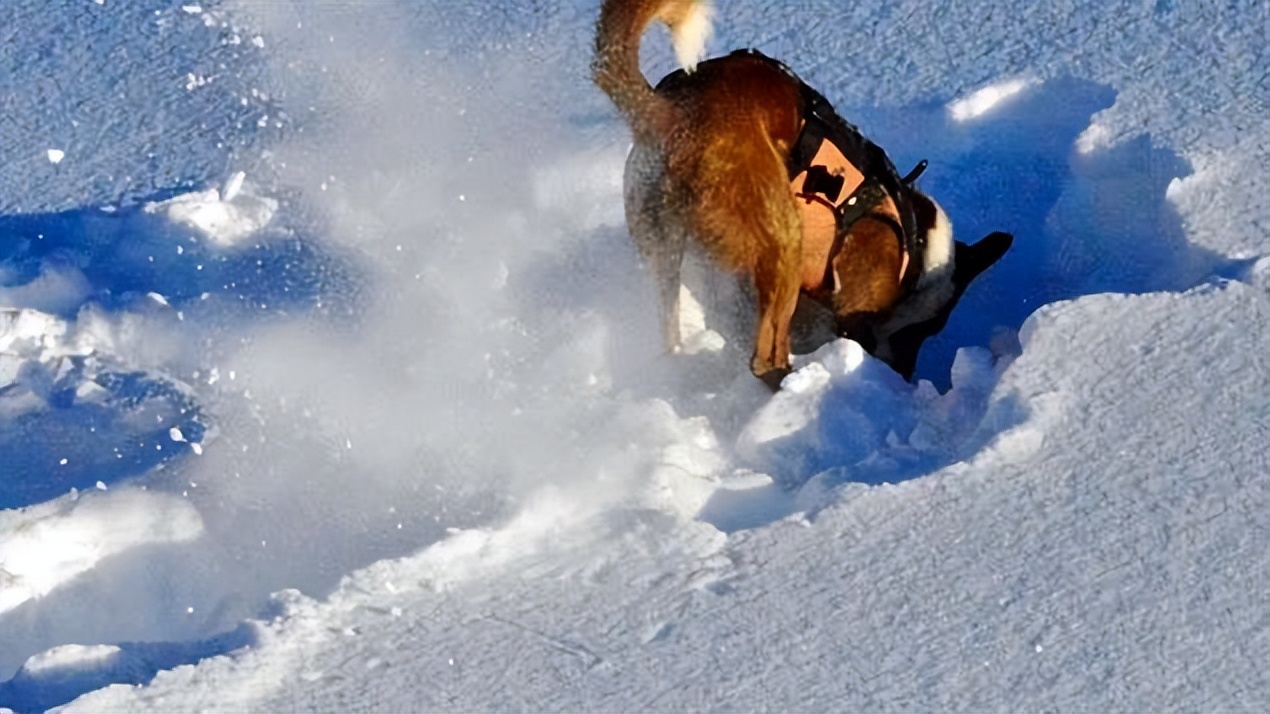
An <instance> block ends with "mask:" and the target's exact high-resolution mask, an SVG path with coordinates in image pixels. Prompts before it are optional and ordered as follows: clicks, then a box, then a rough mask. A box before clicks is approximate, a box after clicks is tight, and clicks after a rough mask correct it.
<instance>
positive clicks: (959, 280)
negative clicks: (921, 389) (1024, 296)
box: [889, 231, 1014, 379]
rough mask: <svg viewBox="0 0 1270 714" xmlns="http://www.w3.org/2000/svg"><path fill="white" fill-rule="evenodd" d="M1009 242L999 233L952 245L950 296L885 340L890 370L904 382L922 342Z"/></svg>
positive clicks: (1009, 237)
mask: <svg viewBox="0 0 1270 714" xmlns="http://www.w3.org/2000/svg"><path fill="white" fill-rule="evenodd" d="M1013 243H1014V236H1012V235H1010V234H1009V233H1001V232H999V231H998V232H996V233H992V234H991V235H988V236H986V237H985V238H984V239H983V240H980V241H979V242H978V243H975V244H974V245H966V244H965V243H962V242H961V241H957V242H956V243H955V245H954V250H955V251H956V252H955V253H954V258H953V275H952V283H953V294H952V296H951V297H949V298H948V302H946V303H944V304H943V306H942V307H940V309H939V312H937V313H935V315H934V316H932V317H931V318H930V319H929V320H925V321H923V322H918V323H915V324H912V325H909V326H908V327H905V328H904V329H902V330H900V331H898V332H896V333H895V334H894V335H891V337H890V339H889V342H890V346H891V367H892V368H893V369H894V370H895V371H896V372H899V373H900V376H902V377H904V379H912V378H913V372H914V371H915V370H916V369H917V352H918V350H920V349H921V348H922V343H923V342H925V341H926V338H927V337H930V336H931V335H933V334H935V333H937V332H939V331H940V330H942V329H944V325H946V324H948V316H949V315H951V314H952V311H953V308H954V307H957V303H958V302H961V296H962V294H963V293H965V292H966V287H967V286H969V285H970V282H971V281H972V280H974V279H975V278H977V277H979V274H980V273H982V272H983V271H985V270H987V269H988V268H990V267H992V264H993V263H995V262H997V261H998V260H1000V259H1001V256H1003V255H1005V252H1006V251H1007V250H1009V249H1010V246H1011V245H1012V244H1013Z"/></svg>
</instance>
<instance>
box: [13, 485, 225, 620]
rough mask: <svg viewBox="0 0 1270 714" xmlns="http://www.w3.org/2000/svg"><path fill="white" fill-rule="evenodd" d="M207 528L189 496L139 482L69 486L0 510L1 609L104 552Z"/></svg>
mask: <svg viewBox="0 0 1270 714" xmlns="http://www.w3.org/2000/svg"><path fill="white" fill-rule="evenodd" d="M202 529H203V525H202V520H201V519H200V518H199V515H198V512H197V511H196V510H195V509H194V507H193V506H192V505H190V503H189V502H187V501H185V500H182V499H181V498H178V497H175V496H170V495H165V494H159V493H151V492H146V491H141V490H137V489H123V490H115V491H109V492H107V493H83V494H79V493H71V494H68V495H66V496H63V497H62V498H59V499H57V500H54V501H49V502H46V503H41V504H39V505H36V506H29V507H27V508H21V509H16V510H9V511H0V613H3V612H5V611H6V610H11V609H13V608H14V607H17V606H18V605H21V604H22V603H24V602H26V601H27V600H30V599H32V598H38V597H40V596H42V595H45V594H47V593H48V592H50V591H52V590H53V588H55V587H57V586H58V585H61V584H62V583H65V582H67V581H68V580H70V579H71V578H74V577H75V576H76V575H79V574H80V573H83V572H85V571H86V570H88V569H90V568H92V567H94V566H95V565H96V564H97V563H98V562H99V561H101V560H102V559H104V558H108V557H110V556H112V555H115V554H117V553H121V552H123V551H126V550H128V549H130V548H135V547H137V546H139V545H143V544H147V543H172V542H180V541H188V540H191V539H193V538H196V537H197V536H198V535H199V533H201V532H202Z"/></svg>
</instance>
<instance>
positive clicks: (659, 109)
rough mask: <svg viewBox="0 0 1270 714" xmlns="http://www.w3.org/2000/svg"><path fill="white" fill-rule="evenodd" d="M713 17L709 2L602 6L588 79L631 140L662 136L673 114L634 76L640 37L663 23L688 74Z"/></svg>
mask: <svg viewBox="0 0 1270 714" xmlns="http://www.w3.org/2000/svg"><path fill="white" fill-rule="evenodd" d="M712 13H713V10H712V8H711V6H710V3H709V0H605V2H604V6H603V7H602V8H601V9H600V21H599V22H598V23H597V24H596V27H595V59H594V61H593V62H592V64H591V69H592V72H593V75H592V76H593V77H594V79H595V83H596V84H597V85H599V87H600V89H602V90H604V93H605V94H607V95H609V98H610V99H612V100H613V103H614V104H616V105H617V108H618V110H619V111H620V112H622V114H623V115H624V116H625V117H626V120H627V121H628V122H629V123H630V125H631V130H632V131H634V132H635V133H636V135H644V136H649V135H651V136H665V135H666V134H667V133H668V131H669V128H670V125H671V124H672V123H673V122H674V111H675V110H674V107H673V106H672V105H671V104H670V102H668V101H667V100H666V99H664V98H662V97H659V96H657V94H656V93H655V92H654V91H653V88H652V87H651V86H649V84H648V80H647V79H645V78H644V75H643V73H642V72H640V70H639V45H640V40H641V39H642V38H643V36H644V31H645V30H646V29H647V28H648V25H649V24H650V23H652V22H653V21H654V20H660V21H662V22H664V23H665V24H666V26H667V27H669V28H670V33H671V41H672V43H673V44H674V47H675V55H676V56H677V57H678V59H679V62H680V64H682V65H683V66H684V69H685V70H687V71H689V72H691V71H692V70H693V68H695V67H696V65H697V62H699V61H700V60H701V58H702V56H703V55H704V53H705V44H706V40H707V39H708V38H709V36H710V20H711V15H712Z"/></svg>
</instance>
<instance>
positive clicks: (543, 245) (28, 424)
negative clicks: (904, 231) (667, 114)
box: [0, 0, 1270, 712]
mask: <svg viewBox="0 0 1270 714" xmlns="http://www.w3.org/2000/svg"><path fill="white" fill-rule="evenodd" d="M596 12H597V5H596V3H595V2H586V3H565V4H562V5H561V6H559V7H555V8H544V7H540V6H538V5H536V4H529V5H526V6H523V7H520V6H517V7H512V6H510V5H507V4H504V3H410V2H380V3H367V4H360V5H359V4H346V3H334V2H325V3H302V2H294V3H282V2H256V1H247V0H241V1H240V0H233V1H229V0H227V1H226V2H207V3H199V4H198V5H192V4H186V5H182V4H180V3H179V2H154V3H122V2H119V3H116V2H103V1H102V0H96V1H95V2H92V3H88V2H84V3H73V2H68V3H61V4H54V5H48V4H45V3H38V2H29V1H26V0H23V1H19V2H9V3H3V4H0V28H4V29H0V35H3V37H4V42H3V43H0V64H2V65H3V66H4V67H5V68H6V70H7V71H5V72H2V73H0V77H3V79H0V117H3V119H0V138H2V139H3V141H0V152H3V153H2V155H0V158H3V160H2V161H0V189H3V190H0V509H3V510H0V680H3V681H2V682H0V708H8V709H11V710H13V711H18V712H28V711H43V710H46V709H49V708H52V707H61V706H63V705H65V706H64V707H63V710H64V711H91V712H99V711H112V710H130V711H165V712H166V711H186V710H213V711H241V710H259V711H290V710H323V711H325V710H339V711H344V710H376V711H384V710H388V711H397V710H403V711H405V710H411V711H416V710H429V711H430V710H459V711H471V710H489V709H499V710H506V709H532V710H570V711H573V710H637V709H638V710H684V709H692V710H703V709H709V710H725V709H730V710H812V709H835V710H858V709H863V710H880V709H892V710H895V709H902V710H933V709H940V710H943V709H949V710H963V711H964V710H969V711H979V710H986V709H993V710H1029V711H1030V710H1040V709H1062V710H1177V709H1199V710H1216V711H1264V710H1265V708H1266V705H1267V703H1268V702H1270V676H1268V675H1267V674H1266V671H1265V667H1264V664H1265V662H1266V661H1267V660H1268V659H1270V595H1268V593H1267V583H1270V559H1267V558H1266V554H1267V552H1268V550H1270V548H1268V546H1270V508H1268V506H1270V449H1267V446H1270V357H1268V356H1267V355H1268V354H1270V353H1268V352H1267V350H1266V349H1265V347H1266V345H1267V342H1268V338H1270V334H1268V332H1270V242H1268V241H1267V238H1268V237H1270V191H1268V190H1267V189H1268V186H1267V184H1268V183H1270V175H1267V174H1266V172H1265V170H1264V166H1265V165H1266V163H1267V159H1270V150H1268V148H1267V143H1268V142H1270V139H1268V138H1267V137H1270V131H1267V130H1270V111H1267V107H1268V105H1270V87H1268V86H1267V80H1266V78H1267V77H1270V57H1268V56H1267V55H1268V53H1267V47H1266V44H1265V38H1264V27H1265V22H1266V19H1267V18H1266V15H1265V13H1266V10H1265V8H1264V5H1263V4H1258V3H1256V2H1251V1H1249V2H1237V3H1228V4H1224V5H1223V6H1221V7H1215V6H1212V4H1204V3H1174V2H1169V1H1168V0H1159V1H1157V2H1140V1H1138V0H1133V1H1130V0H1124V1H1123V2H1118V3H1114V2H1113V3H1109V4H1108V3H1086V2H1074V1H1063V2H1055V3H1048V4H1045V5H1039V6H1031V7H1027V8H1023V7H1015V6H1014V5H1010V4H985V3H943V2H941V3H934V4H932V3H929V2H919V1H918V0H900V1H899V2H892V3H879V2H855V3H833V4H826V5H824V6H819V5H817V6H809V5H803V4H778V3H771V2H754V3H748V2H747V3H742V2H735V3H727V4H721V5H720V7H719V8H718V11H717V12H716V23H717V27H716V32H715V35H714V39H713V40H712V41H711V42H710V45H709V47H708V49H709V51H710V52H713V53H715V54H718V53H721V52H724V51H727V50H729V49H731V48H734V47H744V46H753V47H757V48H759V49H761V50H763V51H764V52H766V53H768V54H771V55H773V56H776V57H780V58H783V59H784V60H786V61H787V62H788V63H789V64H790V65H791V66H793V67H794V68H795V69H796V70H797V71H798V72H799V73H800V74H801V75H802V76H803V77H804V78H806V79H807V80H808V81H810V82H811V83H812V84H814V85H815V86H816V87H818V88H819V89H820V90H821V91H822V92H823V93H825V95H826V96H827V97H829V98H830V99H831V100H832V101H834V102H835V104H836V105H837V106H838V108H839V109H840V110H841V111H842V112H843V113H844V114H845V115H846V116H848V117H849V118H850V119H851V120H853V121H855V122H857V123H859V124H860V126H861V127H862V128H863V129H864V130H865V131H866V132H867V133H868V134H869V135H870V136H871V137H873V138H874V139H875V140H877V141H878V142H879V143H880V144H881V145H883V146H885V147H887V148H888V149H889V150H890V151H891V153H892V155H893V157H894V159H895V161H896V164H897V165H899V166H901V167H906V166H910V165H912V164H914V163H916V162H917V161H918V160H919V159H922V158H927V159H929V160H930V164H931V165H930V169H929V170H928V171H927V172H926V175H925V176H924V177H923V187H924V188H925V189H926V190H927V191H929V192H930V193H931V194H932V195H934V196H936V197H938V199H939V201H940V203H941V205H943V206H944V208H945V209H946V210H947V211H948V213H949V215H950V216H951V217H952V219H953V222H954V224H955V225H956V227H957V230H958V235H959V236H960V237H961V238H962V239H963V240H967V239H969V240H974V239H977V238H978V237H979V236H981V235H984V234H985V233H987V232H989V231H992V230H1009V231H1012V232H1013V233H1014V234H1015V236H1016V242H1015V245H1014V248H1013V249H1012V250H1011V252H1010V254H1008V255H1007V256H1006V257H1005V258H1004V259H1003V260H1002V262H1001V263H1000V264H999V265H997V266H996V267H994V268H993V269H992V270H991V271H989V272H988V273H987V274H985V275H984V276H983V277H982V278H980V279H979V281H977V282H976V283H975V285H974V286H972V287H971V289H970V291H969V292H968V293H967V295H966V297H965V299H964V300H963V302H962V303H961V306H960V307H959V308H958V311H957V312H956V314H954V315H953V318H952V319H951V320H950V322H949V325H948V327H947V329H946V330H945V331H944V332H943V333H942V334H941V335H939V336H937V337H936V338H935V339H933V340H931V341H930V342H929V343H928V345H927V348H926V349H925V351H924V353H923V355H922V360H921V362H920V364H919V368H918V376H919V377H921V378H922V380H921V381H919V382H918V383H917V384H907V383H905V382H903V381H902V380H901V379H899V378H898V377H897V376H896V375H894V373H892V372H891V371H890V370H889V369H887V368H886V367H885V366H884V365H881V364H880V363H878V362H876V361H875V360H873V359H871V358H869V357H868V356H867V355H865V354H864V353H863V352H862V351H861V350H860V348H859V347H858V346H857V345H855V344H853V343H850V342H846V341H838V342H831V343H829V344H826V345H824V346H823V347H821V348H819V349H818V350H816V351H815V352H814V353H813V354H810V355H804V356H801V357H799V361H798V365H799V366H800V367H801V369H800V370H799V371H798V372H796V373H794V374H793V375H791V376H790V378H789V379H788V380H787V381H786V383H785V385H784V388H783V389H782V391H781V392H780V393H778V394H776V395H775V396H772V395H770V394H768V393H767V391H766V390H765V388H763V387H761V386H760V385H759V384H758V383H757V382H756V380H754V379H753V378H752V377H750V376H749V374H748V370H747V369H746V362H745V356H746V354H747V349H746V348H745V343H746V340H747V337H746V335H745V332H747V331H748V328H745V329H741V330H740V332H741V334H740V335H739V336H738V334H737V332H738V329H737V328H736V327H735V324H734V323H736V322H737V321H738V320H737V317H736V316H734V315H729V314H727V313H728V311H727V310H725V309H721V307H720V305H718V304H715V303H717V302H718V300H711V299H708V296H707V293H701V292H700V291H698V295H697V296H698V297H702V300H701V302H702V303H703V307H704V309H703V310H700V311H698V312H695V313H694V314H691V315H685V316H684V320H685V323H686V325H687V326H688V327H689V328H690V330H691V331H692V332H694V333H695V336H694V338H693V342H692V347H693V349H690V350H685V352H684V353H683V354H679V355H674V356H666V355H662V354H660V350H659V347H658V338H657V329H656V325H655V320H654V316H655V298H654V296H653V294H652V290H651V289H650V288H651V286H650V285H649V282H650V281H649V279H648V277H647V275H646V274H645V273H644V272H643V270H642V269H641V268H640V267H639V261H638V259H637V256H636V254H635V251H634V250H633V248H632V246H631V245H630V241H629V238H628V237H627V236H626V234H625V227H624V225H623V219H622V211H621V175H622V164H623V160H624V154H625V150H626V147H627V145H628V136H627V132H626V129H625V128H624V126H623V125H622V124H621V122H620V120H619V119H618V118H617V117H616V115H615V112H614V111H613V109H612V108H611V106H610V105H609V104H608V102H607V100H606V99H605V98H604V97H603V96H602V95H601V94H600V93H599V92H598V91H597V90H595V89H594V87H593V86H592V85H591V84H590V83H589V80H588V78H587V74H588V63H589V52H590V43H591V23H592V22H593V21H594V17H595V15H596ZM844 27H858V28H868V30H869V31H868V32H867V33H865V35H864V36H863V38H860V37H848V36H844V35H842V34H841V29H842V28H844ZM645 60H646V62H645V66H646V69H647V71H648V72H649V74H650V76H660V74H662V73H664V72H665V71H668V70H669V69H670V68H671V67H673V66H674V58H673V53H672V52H671V49H670V47H669V43H668V42H667V41H666V38H665V35H664V33H663V34H658V33H653V34H651V35H650V39H649V41H648V49H647V51H646V54H645ZM55 151H56V152H57V153H56V156H57V159H54V155H55V154H54V152H55ZM739 321H740V322H741V323H744V316H742V318H741V319H740V320H739Z"/></svg>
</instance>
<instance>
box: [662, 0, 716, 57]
mask: <svg viewBox="0 0 1270 714" xmlns="http://www.w3.org/2000/svg"><path fill="white" fill-rule="evenodd" d="M713 19H714V6H713V5H711V4H710V2H709V0H690V1H689V2H688V3H687V8H686V9H685V10H684V11H683V13H682V14H680V15H679V17H677V18H675V20H674V21H673V22H670V23H667V24H669V25H670V41H671V44H672V45H674V48H675V57H676V58H677V59H678V60H679V64H680V65H682V66H683V68H684V70H685V71H688V72H691V71H693V70H694V69H696V68H697V63H698V62H700V61H701V60H702V59H704V58H705V56H706V42H707V41H708V40H709V39H710V33H711V31H712V27H711V24H712V20H713Z"/></svg>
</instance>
